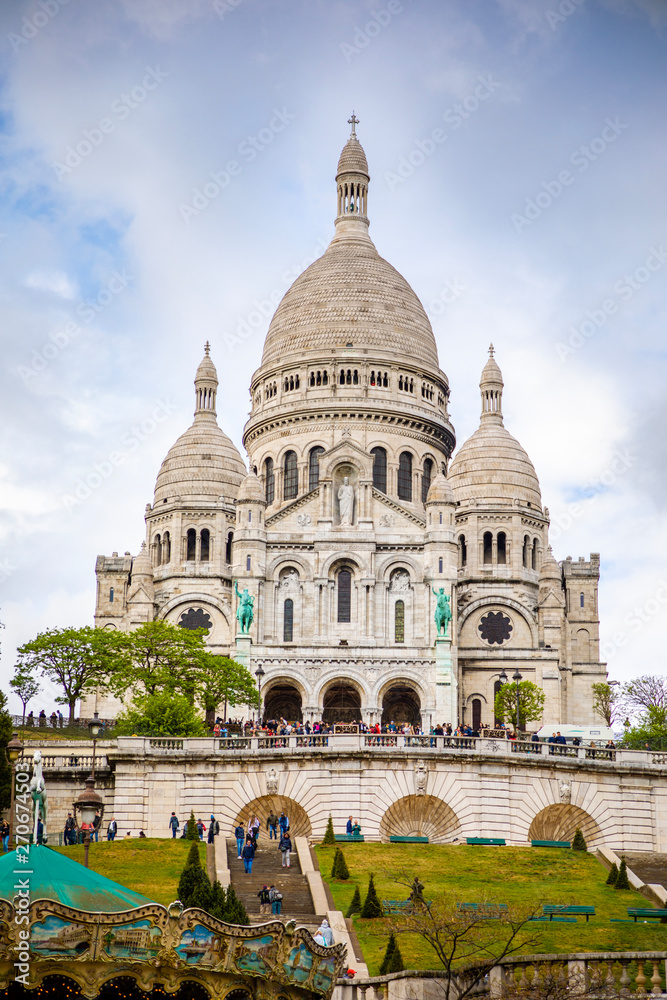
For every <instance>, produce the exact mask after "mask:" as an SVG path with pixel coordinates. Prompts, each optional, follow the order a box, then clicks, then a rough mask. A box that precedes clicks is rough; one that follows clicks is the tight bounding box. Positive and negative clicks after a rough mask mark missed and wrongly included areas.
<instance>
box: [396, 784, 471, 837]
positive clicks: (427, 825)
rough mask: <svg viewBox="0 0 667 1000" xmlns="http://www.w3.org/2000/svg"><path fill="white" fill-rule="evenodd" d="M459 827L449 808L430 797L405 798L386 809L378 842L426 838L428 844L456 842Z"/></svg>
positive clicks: (411, 796)
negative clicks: (393, 839)
mask: <svg viewBox="0 0 667 1000" xmlns="http://www.w3.org/2000/svg"><path fill="white" fill-rule="evenodd" d="M460 830H461V826H460V823H459V820H458V817H457V815H456V813H455V812H454V810H453V809H452V808H451V806H448V805H447V803H446V802H443V801H442V799H438V798H436V797H435V796H434V795H405V796H404V797H403V798H402V799H398V800H397V801H396V802H394V803H393V805H391V806H389V808H388V809H387V811H386V813H385V814H384V816H383V817H382V819H381V820H380V840H382V841H384V842H385V843H387V842H388V841H389V838H390V837H392V836H395V837H428V839H429V841H430V842H431V843H432V844H450V843H452V842H453V841H455V840H458V838H459V835H460Z"/></svg>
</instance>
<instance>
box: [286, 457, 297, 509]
mask: <svg viewBox="0 0 667 1000" xmlns="http://www.w3.org/2000/svg"><path fill="white" fill-rule="evenodd" d="M284 470H285V480H284V485H283V500H294V498H295V497H296V496H297V495H298V493H299V470H298V468H297V464H296V452H295V451H288V452H287V454H286V455H285V461H284Z"/></svg>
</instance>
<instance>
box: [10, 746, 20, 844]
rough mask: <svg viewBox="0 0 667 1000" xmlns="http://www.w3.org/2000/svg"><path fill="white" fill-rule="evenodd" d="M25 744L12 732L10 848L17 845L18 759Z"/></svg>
mask: <svg viewBox="0 0 667 1000" xmlns="http://www.w3.org/2000/svg"><path fill="white" fill-rule="evenodd" d="M22 750H23V744H22V743H21V741H20V739H19V734H18V733H12V738H11V740H10V741H9V743H8V744H7V759H8V761H9V764H10V766H11V769H12V798H11V805H10V812H9V849H10V851H11V849H12V847H16V836H15V834H14V827H15V825H16V799H15V796H16V761H17V760H18V759H19V757H20V756H21V752H22Z"/></svg>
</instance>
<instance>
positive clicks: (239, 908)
mask: <svg viewBox="0 0 667 1000" xmlns="http://www.w3.org/2000/svg"><path fill="white" fill-rule="evenodd" d="M225 920H226V921H227V923H228V924H249V923H250V921H249V920H248V914H247V912H246V908H245V906H244V905H243V903H242V902H241V900H240V899H239V898H238V896H237V895H236V893H235V892H234V889H233V888H232V886H231V885H230V887H229V889H228V890H227V903H226V915H225Z"/></svg>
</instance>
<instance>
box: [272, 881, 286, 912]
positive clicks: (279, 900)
mask: <svg viewBox="0 0 667 1000" xmlns="http://www.w3.org/2000/svg"><path fill="white" fill-rule="evenodd" d="M269 899H270V900H271V913H273V915H274V916H276V917H279V916H280V911H281V910H282V908H283V894H282V892H280V891H279V890H278V889H276V887H275V885H272V886H271V888H270V889H269Z"/></svg>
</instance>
